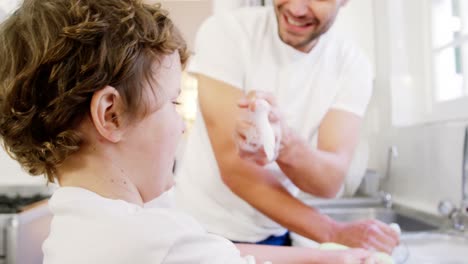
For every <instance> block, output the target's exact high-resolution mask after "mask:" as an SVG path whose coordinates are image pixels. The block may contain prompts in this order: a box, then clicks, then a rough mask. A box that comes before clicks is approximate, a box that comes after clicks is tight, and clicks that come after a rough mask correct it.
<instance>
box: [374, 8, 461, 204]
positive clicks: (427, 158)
mask: <svg viewBox="0 0 468 264" xmlns="http://www.w3.org/2000/svg"><path fill="white" fill-rule="evenodd" d="M389 1H394V0H386V1H382V0H374V6H375V11H376V13H375V18H376V24H375V25H376V31H375V34H376V45H375V51H376V65H377V75H376V89H375V91H374V98H373V102H372V104H371V106H370V109H369V115H368V117H369V118H368V123H367V128H368V131H369V134H370V143H371V159H370V162H369V167H371V168H375V169H377V170H378V171H379V173H381V174H384V173H385V171H386V168H387V157H388V148H389V147H390V146H392V145H395V146H396V147H397V149H398V152H399V155H398V157H397V158H396V159H394V160H393V162H392V166H391V171H390V177H389V179H388V182H386V184H385V189H386V190H388V191H389V192H390V193H392V194H393V196H394V198H395V200H396V201H398V202H401V203H403V204H406V205H408V206H413V207H415V208H418V209H422V210H425V211H428V212H432V213H436V208H437V203H438V202H439V201H440V200H441V199H446V198H448V199H451V200H452V201H453V202H457V203H458V202H459V201H460V198H461V174H462V163H461V162H462V150H463V134H464V129H465V126H466V125H467V124H468V120H461V121H457V122H437V123H432V124H419V125H410V126H406V127H396V126H394V125H393V124H392V123H393V122H392V121H395V116H393V115H392V113H393V114H395V113H397V114H405V112H404V111H401V110H402V109H401V108H400V109H398V108H399V107H402V106H401V104H398V101H394V102H393V105H392V99H391V98H392V93H391V88H395V86H394V83H392V74H391V72H392V53H391V52H390V51H391V49H392V47H391V44H390V42H391V41H392V40H391V39H389V36H391V32H390V30H391V26H392V24H391V23H393V19H394V18H395V16H394V14H391V15H390V14H389V12H388V11H389V9H388V4H389V3H390V2H389ZM403 2H404V1H403ZM409 4H411V3H409ZM412 4H414V3H412ZM413 30H415V29H413ZM407 33H408V34H409V35H415V36H416V35H418V34H420V32H411V31H410V32H407ZM427 45H429V43H427ZM423 48H424V47H421V49H423ZM408 56H409V60H410V61H411V60H413V61H414V60H416V59H415V56H414V54H411V53H410V54H408ZM418 56H419V55H418ZM419 85H424V84H419ZM418 87H419V86H418ZM396 88H398V87H396ZM419 88H424V87H419ZM421 96H422V95H421ZM394 99H398V98H394ZM394 108H397V109H394ZM393 110H399V111H393ZM408 114H409V113H408Z"/></svg>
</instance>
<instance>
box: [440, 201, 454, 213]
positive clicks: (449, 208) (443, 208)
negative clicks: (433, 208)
mask: <svg viewBox="0 0 468 264" xmlns="http://www.w3.org/2000/svg"><path fill="white" fill-rule="evenodd" d="M438 209H439V213H440V214H441V215H443V216H451V215H452V214H453V213H454V212H455V211H456V210H457V208H456V207H455V204H453V203H452V202H450V201H447V200H442V201H440V202H439V206H438Z"/></svg>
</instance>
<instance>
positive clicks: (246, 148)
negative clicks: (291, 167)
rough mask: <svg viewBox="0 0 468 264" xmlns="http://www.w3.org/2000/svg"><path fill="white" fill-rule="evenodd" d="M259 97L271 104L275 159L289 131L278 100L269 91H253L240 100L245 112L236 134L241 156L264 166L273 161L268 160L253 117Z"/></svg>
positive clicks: (239, 103) (240, 106) (239, 105)
mask: <svg viewBox="0 0 468 264" xmlns="http://www.w3.org/2000/svg"><path fill="white" fill-rule="evenodd" d="M259 99H263V100H265V101H267V102H268V103H269V104H270V106H271V108H270V112H269V115H268V119H269V121H270V125H271V127H272V128H273V131H274V134H275V155H274V159H273V160H275V159H276V157H278V155H279V152H280V151H281V148H282V146H283V145H284V144H285V142H286V141H287V137H288V131H286V129H287V126H286V125H285V124H284V123H285V122H283V120H282V118H281V115H280V114H279V113H280V112H279V109H278V105H277V103H276V100H275V98H274V97H273V95H271V94H269V93H264V92H256V91H251V92H249V93H248V94H247V96H245V97H243V98H242V99H241V100H239V101H238V104H237V105H238V107H239V108H240V109H242V110H243V112H242V115H241V116H240V117H239V118H238V120H237V122H236V127H235V133H234V136H235V141H236V144H237V146H238V152H239V156H240V157H241V158H243V159H245V160H250V161H253V162H255V163H256V164H258V165H260V166H264V165H266V164H267V163H269V162H271V160H268V158H267V155H266V153H265V150H264V146H263V142H262V140H261V138H260V137H259V136H260V133H259V128H258V127H257V124H255V122H254V120H252V118H251V117H252V113H253V112H255V109H256V107H257V103H258V100H259Z"/></svg>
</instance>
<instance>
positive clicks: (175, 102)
mask: <svg viewBox="0 0 468 264" xmlns="http://www.w3.org/2000/svg"><path fill="white" fill-rule="evenodd" d="M172 103H173V104H175V105H181V104H182V103H181V102H179V101H173V102H172Z"/></svg>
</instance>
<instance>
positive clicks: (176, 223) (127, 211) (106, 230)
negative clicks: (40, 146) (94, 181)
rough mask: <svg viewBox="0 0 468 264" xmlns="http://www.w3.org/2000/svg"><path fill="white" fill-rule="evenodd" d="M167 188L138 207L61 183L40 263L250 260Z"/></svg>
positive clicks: (184, 263) (167, 263)
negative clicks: (188, 211) (187, 210)
mask: <svg viewBox="0 0 468 264" xmlns="http://www.w3.org/2000/svg"><path fill="white" fill-rule="evenodd" d="M171 196H172V193H171V191H169V192H166V193H164V194H163V195H161V196H160V197H158V198H157V199H155V200H153V201H151V202H150V203H148V204H146V205H145V207H141V206H138V205H135V204H131V203H128V202H125V201H123V200H111V199H107V198H104V197H102V196H99V195H98V194H96V193H93V192H91V191H88V190H85V189H81V188H75V187H63V188H59V189H58V190H57V191H55V193H54V195H53V196H52V198H51V199H50V201H49V207H50V209H51V211H52V213H53V216H54V217H53V219H52V223H51V229H50V234H49V237H48V238H47V239H46V240H45V242H44V244H43V248H42V249H43V252H44V262H43V263H44V264H84V263H86V264H129V263H138V264H157V263H161V264H162V263H164V264H187V263H206V264H211V263H212V264H219V263H232V264H241V263H242V264H248V263H251V262H248V260H247V259H244V258H242V257H241V256H240V253H239V251H238V250H237V248H236V247H235V246H234V244H233V243H232V242H230V241H228V240H226V239H224V238H222V237H219V236H216V235H213V234H208V233H207V232H206V231H205V230H204V229H203V228H202V227H201V226H200V224H198V223H197V222H196V221H195V219H193V218H192V217H190V216H189V215H187V214H185V213H182V212H180V211H178V210H176V209H174V208H172V207H173V204H174V202H173V201H171V200H172V199H173V198H172V197H171Z"/></svg>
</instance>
